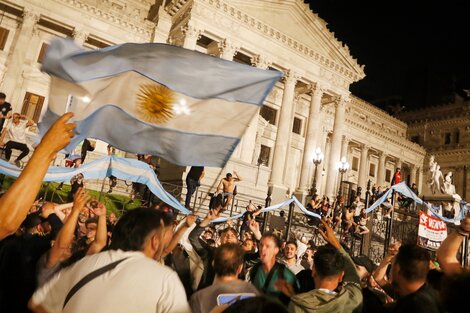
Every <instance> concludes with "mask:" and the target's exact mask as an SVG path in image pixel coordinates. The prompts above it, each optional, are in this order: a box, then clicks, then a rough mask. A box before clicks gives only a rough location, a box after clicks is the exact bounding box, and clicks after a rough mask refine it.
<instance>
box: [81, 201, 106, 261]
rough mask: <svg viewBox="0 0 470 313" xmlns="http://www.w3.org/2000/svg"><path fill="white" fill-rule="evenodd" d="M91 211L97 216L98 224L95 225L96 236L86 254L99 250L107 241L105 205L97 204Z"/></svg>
mask: <svg viewBox="0 0 470 313" xmlns="http://www.w3.org/2000/svg"><path fill="white" fill-rule="evenodd" d="M92 210H93V213H95V215H96V216H98V226H97V227H96V237H95V240H93V242H92V243H91V245H90V247H89V248H88V251H87V252H86V254H87V255H92V254H95V253H98V252H100V251H101V250H102V249H103V248H104V247H106V244H107V243H108V227H107V225H106V207H105V206H104V204H103V203H100V204H98V207H96V208H95V209H92Z"/></svg>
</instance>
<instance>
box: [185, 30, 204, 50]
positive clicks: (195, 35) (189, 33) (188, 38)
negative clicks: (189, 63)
mask: <svg viewBox="0 0 470 313" xmlns="http://www.w3.org/2000/svg"><path fill="white" fill-rule="evenodd" d="M181 31H182V32H183V35H184V42H183V48H186V49H189V50H196V45H197V40H198V39H199V38H200V37H201V31H200V30H199V29H196V28H195V27H194V26H191V25H186V26H185V27H183V28H182V29H181Z"/></svg>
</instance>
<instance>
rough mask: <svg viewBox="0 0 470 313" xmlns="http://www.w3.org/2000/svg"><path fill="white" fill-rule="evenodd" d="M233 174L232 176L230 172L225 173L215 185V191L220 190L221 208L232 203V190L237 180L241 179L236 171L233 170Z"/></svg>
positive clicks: (223, 208)
mask: <svg viewBox="0 0 470 313" xmlns="http://www.w3.org/2000/svg"><path fill="white" fill-rule="evenodd" d="M233 174H234V175H235V177H234V176H232V173H227V174H226V175H225V177H224V178H222V180H221V181H220V184H219V186H217V193H219V192H220V190H222V191H223V192H222V197H223V200H224V202H223V205H222V210H225V209H226V208H227V207H229V206H230V204H231V203H232V199H233V192H234V190H235V183H236V182H239V181H241V180H242V178H241V177H240V175H238V173H237V172H235V171H233Z"/></svg>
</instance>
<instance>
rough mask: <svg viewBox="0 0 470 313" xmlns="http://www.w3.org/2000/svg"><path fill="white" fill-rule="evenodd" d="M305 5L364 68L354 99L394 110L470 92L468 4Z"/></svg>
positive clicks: (416, 0)
mask: <svg viewBox="0 0 470 313" xmlns="http://www.w3.org/2000/svg"><path fill="white" fill-rule="evenodd" d="M306 2H307V3H310V8H311V9H312V10H313V12H315V13H317V14H318V15H319V16H320V17H321V18H322V19H324V20H325V21H326V22H327V23H328V28H329V29H330V31H333V32H335V36H336V38H337V39H338V40H340V41H343V42H344V43H346V44H347V45H348V46H349V49H350V51H351V55H352V56H353V57H354V58H356V59H357V60H358V62H359V64H361V65H365V73H366V75H367V76H366V77H365V78H364V79H363V80H361V81H359V82H357V83H354V84H353V85H351V88H350V89H351V92H352V93H353V94H354V95H356V96H358V97H360V98H362V99H364V100H367V101H369V102H371V103H373V104H376V105H377V106H379V107H381V108H383V109H385V110H388V111H391V110H393V109H394V108H397V107H403V106H404V107H405V110H410V109H416V108H423V107H427V106H431V105H436V104H443V103H448V102H449V101H452V96H453V95H454V94H455V92H457V93H458V94H461V95H465V93H464V92H463V89H464V88H466V89H470V48H467V47H470V3H469V1H466V0H461V1H458V0H446V1H435V0H428V1H421V0H407V1H403V0H396V1H382V0H378V1H374V2H372V1H355V0H308V1H307V0H306Z"/></svg>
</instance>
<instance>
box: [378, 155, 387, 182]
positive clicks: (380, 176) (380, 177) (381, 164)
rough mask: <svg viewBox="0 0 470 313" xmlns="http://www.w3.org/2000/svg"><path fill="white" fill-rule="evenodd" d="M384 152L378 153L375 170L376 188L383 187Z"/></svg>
mask: <svg viewBox="0 0 470 313" xmlns="http://www.w3.org/2000/svg"><path fill="white" fill-rule="evenodd" d="M386 157H387V155H386V154H385V153H384V152H379V166H378V169H377V186H383V185H384V183H385V158H386Z"/></svg>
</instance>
